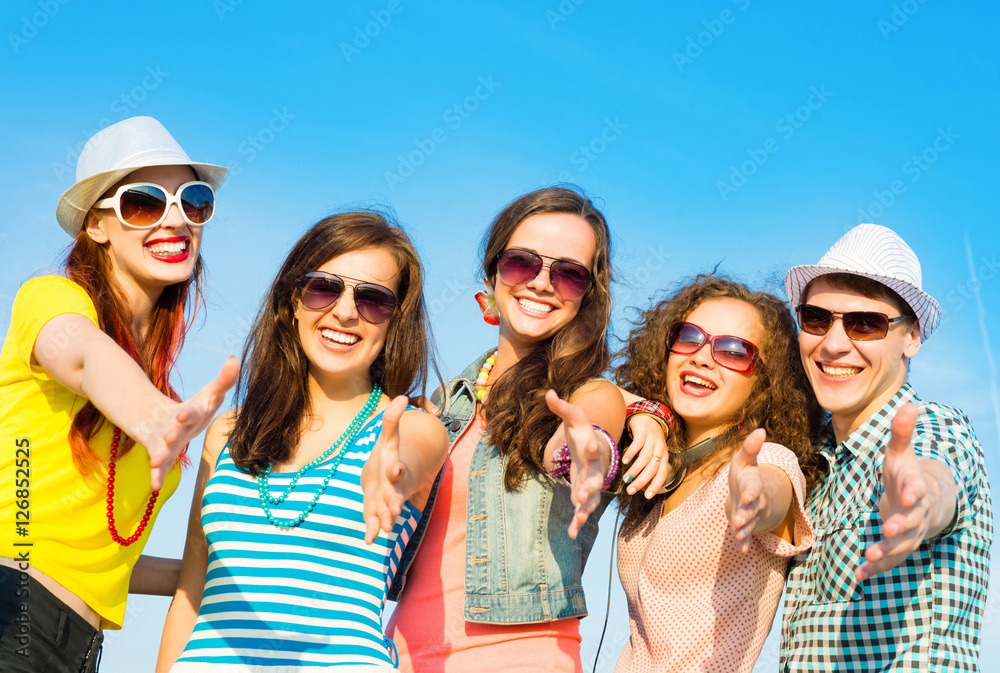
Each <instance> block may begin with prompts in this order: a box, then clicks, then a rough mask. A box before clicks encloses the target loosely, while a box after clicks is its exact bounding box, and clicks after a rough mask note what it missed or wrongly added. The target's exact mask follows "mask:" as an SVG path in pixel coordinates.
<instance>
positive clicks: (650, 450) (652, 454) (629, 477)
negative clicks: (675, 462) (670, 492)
mask: <svg viewBox="0 0 1000 673" xmlns="http://www.w3.org/2000/svg"><path fill="white" fill-rule="evenodd" d="M628 428H629V430H630V431H631V432H632V443H631V444H629V446H628V449H626V450H625V453H624V454H623V455H622V465H629V468H628V471H627V472H625V475H624V477H623V479H622V482H623V483H624V484H626V490H627V491H628V494H629V495H632V494H633V493H638V492H639V491H640V490H641V489H646V498H652V497H653V496H655V495H656V494H657V493H659V492H660V489H662V488H663V485H664V484H666V483H667V482H668V481H669V480H670V479H671V478H673V476H674V471H673V470H672V469H671V468H670V458H669V456H668V454H667V442H666V439H665V438H664V437H663V427H662V426H661V425H660V424H659V423H657V422H656V421H655V420H653V419H652V418H650V417H649V416H647V415H644V414H636V415H634V416H632V417H631V418H629V420H628Z"/></svg>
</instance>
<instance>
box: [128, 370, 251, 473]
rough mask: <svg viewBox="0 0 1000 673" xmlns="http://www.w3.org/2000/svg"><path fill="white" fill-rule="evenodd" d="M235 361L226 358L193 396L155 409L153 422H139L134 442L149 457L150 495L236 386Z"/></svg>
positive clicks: (150, 420)
mask: <svg viewBox="0 0 1000 673" xmlns="http://www.w3.org/2000/svg"><path fill="white" fill-rule="evenodd" d="M239 372H240V365H239V361H238V360H237V359H236V358H235V357H233V356H229V359H227V360H226V362H225V364H224V365H222V369H221V370H220V371H219V375H218V376H217V377H215V380H214V381H211V382H210V383H208V384H207V385H205V387H204V388H202V389H201V390H200V391H199V392H198V394H197V395H195V396H194V397H192V398H191V399H189V400H186V401H184V402H180V403H176V404H173V405H170V406H168V407H166V408H162V409H158V410H156V411H155V412H154V414H153V418H150V419H148V420H147V421H145V422H143V423H142V424H141V425H140V426H139V428H138V432H137V433H136V434H137V437H136V438H135V439H136V441H138V442H139V443H140V444H142V445H143V446H145V447H146V451H147V452H148V453H149V467H150V479H151V482H152V487H153V490H154V491H158V490H159V489H160V487H161V486H163V478H164V475H165V474H166V473H167V471H169V470H170V468H172V467H173V466H174V462H175V461H176V460H177V456H178V455H179V454H180V452H181V451H182V450H183V449H184V447H185V446H187V444H188V442H190V441H191V440H192V439H194V438H195V437H197V436H198V435H199V434H200V433H201V431H202V430H204V429H205V428H206V427H208V424H209V422H211V420H212V418H214V417H215V412H216V411H218V409H219V406H220V405H221V404H222V401H223V400H224V399H225V397H226V392H227V391H228V390H229V389H230V388H232V387H233V385H234V384H235V383H236V377H237V376H238V375H239Z"/></svg>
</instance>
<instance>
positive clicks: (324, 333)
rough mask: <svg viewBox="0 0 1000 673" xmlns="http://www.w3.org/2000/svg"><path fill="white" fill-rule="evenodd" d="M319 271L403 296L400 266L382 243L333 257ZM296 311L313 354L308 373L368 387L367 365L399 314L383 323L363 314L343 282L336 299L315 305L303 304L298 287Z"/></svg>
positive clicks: (309, 352) (304, 347)
mask: <svg viewBox="0 0 1000 673" xmlns="http://www.w3.org/2000/svg"><path fill="white" fill-rule="evenodd" d="M314 270H315V271H325V272H327V273H332V274H335V275H337V276H341V277H346V278H350V279H352V280H348V281H347V283H349V284H352V285H353V284H354V282H355V281H358V282H366V283H376V284H378V285H382V286H384V287H387V288H389V289H390V290H392V292H393V294H395V295H396V298H397V301H398V300H400V299H401V298H400V297H399V280H400V273H399V266H398V264H397V263H396V260H395V259H394V258H393V256H392V255H391V254H390V253H389V252H387V251H386V250H383V249H382V248H361V249H359V250H352V251H350V252H345V253H344V254H342V255H338V256H336V257H334V258H333V259H330V260H329V261H327V262H326V263H325V264H323V265H322V266H320V267H319V268H318V269H314ZM295 317H296V318H297V320H298V332H299V341H300V342H301V344H302V350H303V351H305V354H306V357H307V358H308V359H309V376H310V377H311V378H313V379H315V380H317V381H319V382H324V381H352V382H353V383H355V384H356V385H359V386H361V387H365V386H367V385H368V384H369V383H370V376H369V368H370V367H371V365H372V363H373V362H375V359H376V358H377V357H378V355H379V353H381V352H382V347H383V346H384V345H385V339H386V335H387V334H388V333H389V325H391V324H392V321H393V320H394V319H395V315H394V316H393V317H391V318H389V320H388V321H386V322H384V323H381V324H377V325H376V324H372V323H370V322H368V321H366V320H364V319H363V318H362V317H361V316H360V315H359V314H358V310H357V307H356V306H355V304H354V289H353V288H352V287H345V288H344V292H343V294H341V296H340V298H339V299H338V300H337V301H335V302H334V303H333V304H332V305H330V306H327V307H326V308H323V309H318V310H313V309H310V308H307V307H306V306H304V305H303V304H302V302H301V300H300V299H299V298H298V294H297V293H296V298H295Z"/></svg>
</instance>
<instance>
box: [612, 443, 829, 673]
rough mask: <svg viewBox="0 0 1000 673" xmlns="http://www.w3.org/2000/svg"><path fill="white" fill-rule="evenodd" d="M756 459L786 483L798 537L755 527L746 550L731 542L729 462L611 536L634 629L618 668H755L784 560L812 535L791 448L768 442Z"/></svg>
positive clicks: (626, 672) (622, 671)
mask: <svg viewBox="0 0 1000 673" xmlns="http://www.w3.org/2000/svg"><path fill="white" fill-rule="evenodd" d="M758 460H759V462H760V463H769V464H772V465H775V466H777V467H779V468H781V469H782V470H783V471H784V472H785V473H786V474H787V475H788V478H789V480H790V481H791V482H792V489H793V491H794V494H795V501H794V503H793V507H794V508H795V541H796V542H798V544H796V545H792V544H791V543H789V542H786V541H785V540H782V539H781V538H779V537H777V536H775V535H772V534H770V533H754V535H753V540H752V544H751V548H750V552H749V553H748V554H741V553H740V552H739V551H737V549H736V540H735V538H734V537H733V534H732V532H731V531H730V527H729V521H728V519H726V512H725V503H726V498H727V497H728V495H729V467H728V466H726V467H725V468H724V469H722V470H721V471H720V472H719V474H718V475H716V476H715V477H714V478H713V479H712V480H711V481H708V482H706V483H704V484H702V485H701V487H700V488H699V489H698V490H696V491H695V492H694V493H692V494H691V495H690V496H689V497H688V498H687V500H685V501H684V502H683V503H681V504H680V506H678V507H677V508H675V509H673V510H672V511H670V512H668V513H667V514H666V516H663V517H661V516H660V512H661V511H662V510H661V508H659V507H657V508H655V509H654V510H653V511H652V512H650V514H649V517H647V519H646V520H645V521H644V522H642V523H641V524H640V525H639V526H637V527H635V528H634V529H632V530H630V531H628V532H624V531H623V532H622V534H620V535H619V537H618V575H619V577H620V578H621V582H622V586H624V587H625V595H626V596H627V597H628V611H629V622H630V625H631V630H632V636H631V639H630V640H629V642H628V643H626V645H625V648H624V650H622V653H621V656H620V657H619V659H618V664H617V666H616V667H615V673H653V672H654V671H655V672H657V673H660V672H665V671H670V672H680V671H725V673H732V672H733V671H746V672H748V673H749V671H751V670H752V669H753V665H754V662H755V661H756V660H757V656H758V655H759V654H760V650H761V648H762V647H763V646H764V640H765V638H767V633H768V631H769V630H770V628H771V622H772V620H773V619H774V614H775V612H776V611H777V609H778V601H779V600H780V599H781V589H782V587H783V586H784V583H785V571H786V570H787V568H788V563H789V560H790V558H791V557H792V556H794V555H795V554H797V553H799V552H800V551H803V550H805V549H808V548H809V546H810V545H811V544H812V542H813V529H812V525H811V524H810V523H809V519H808V517H807V516H806V513H805V510H804V509H803V508H802V502H803V494H804V491H805V478H804V477H803V476H802V471H801V470H800V469H799V465H798V461H797V460H796V459H795V454H793V453H792V452H791V451H789V450H788V449H786V448H785V447H783V446H781V445H780V444H773V443H770V442H768V443H765V444H764V447H763V448H762V449H761V452H760V457H759V459H758Z"/></svg>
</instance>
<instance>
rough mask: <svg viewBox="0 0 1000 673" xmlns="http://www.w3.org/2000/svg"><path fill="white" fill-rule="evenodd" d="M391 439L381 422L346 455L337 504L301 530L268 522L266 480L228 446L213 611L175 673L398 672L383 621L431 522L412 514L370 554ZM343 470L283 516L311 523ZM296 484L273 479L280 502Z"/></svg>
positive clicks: (215, 522)
mask: <svg viewBox="0 0 1000 673" xmlns="http://www.w3.org/2000/svg"><path fill="white" fill-rule="evenodd" d="M381 429H382V415H381V414H379V415H378V416H376V417H375V418H374V419H372V420H371V421H369V422H368V423H367V424H366V425H365V426H364V427H363V428H362V429H361V432H360V433H359V434H358V437H357V439H356V440H355V442H354V443H353V444H352V445H351V446H350V447H348V448H347V449H346V450H347V454H346V455H345V456H344V460H343V462H342V463H341V464H340V467H339V468H338V470H337V473H336V474H335V475H334V477H333V478H332V479H331V480H330V483H329V486H328V487H327V489H326V492H325V493H324V494H323V495H322V496H321V497H320V499H319V501H318V502H317V503H316V507H315V509H313V511H312V512H310V514H309V516H307V517H306V519H305V520H304V521H303V522H302V523H301V524H299V525H298V526H297V527H295V528H278V527H276V526H274V525H272V524H271V522H270V521H268V519H267V516H266V515H265V514H264V510H263V509H262V508H261V504H260V499H259V496H258V494H257V480H256V479H255V478H252V477H250V475H249V474H247V472H246V471H244V470H241V469H240V468H238V467H236V465H235V464H234V463H233V460H232V458H231V456H230V455H229V447H228V445H227V446H226V448H225V449H224V450H223V452H222V455H221V456H219V462H218V464H217V465H216V468H215V473H214V474H213V475H212V478H211V479H209V480H208V484H207V485H206V486H205V495H204V497H203V498H202V501H201V523H202V527H203V528H204V530H205V537H206V540H207V542H208V572H207V574H206V576H205V591H204V595H203V597H202V600H201V609H200V610H199V612H198V620H197V622H196V623H195V626H194V632H193V633H192V634H191V639H190V640H189V641H188V644H187V647H185V648H184V652H183V653H182V654H181V656H180V658H179V659H178V661H177V663H176V664H175V665H174V668H173V669H171V670H172V671H177V672H178V673H179V672H184V671H201V670H212V671H234V672H235V671H240V672H241V673H244V672H245V673H252V672H257V671H260V672H262V673H265V672H266V673H279V672H284V671H293V670H296V671H297V670H300V669H303V668H313V667H324V666H353V667H360V666H375V667H381V668H383V669H389V670H391V669H392V662H393V659H394V658H395V652H394V651H393V652H390V650H389V643H388V642H387V640H386V638H385V635H384V633H383V631H382V609H383V607H384V604H385V595H386V591H387V590H388V588H389V586H390V585H391V584H392V579H393V576H394V575H395V573H396V568H397V566H398V564H399V559H400V557H401V555H402V553H403V549H404V548H405V547H406V543H407V541H408V540H409V539H410V535H411V534H412V533H413V529H414V528H415V527H416V524H417V522H418V521H419V519H420V510H418V509H417V508H415V507H413V506H412V505H411V504H410V503H408V502H407V503H405V504H404V505H403V511H402V512H401V513H400V515H399V516H398V517H397V518H396V523H395V525H394V526H393V529H392V533H391V534H388V535H386V534H385V533H383V532H381V531H380V532H379V537H378V538H377V539H376V540H375V542H374V543H373V544H372V545H371V546H367V545H366V544H365V541H364V535H365V526H364V522H363V520H362V517H361V512H362V500H363V498H362V493H361V482H360V480H361V469H362V468H363V467H364V465H365V461H367V460H368V456H369V454H370V453H371V450H372V448H374V446H375V440H376V439H377V438H378V435H379V432H380V431H381ZM332 461H333V458H331V459H330V460H328V461H326V462H324V463H321V464H320V465H317V466H315V467H313V468H312V469H310V470H309V471H307V472H306V473H305V474H303V475H302V477H301V478H300V479H299V483H298V484H297V485H296V487H295V489H294V490H293V491H292V493H291V495H289V496H288V499H287V500H285V502H284V503H282V504H280V505H271V511H272V513H273V514H274V516H276V517H278V518H280V519H290V518H294V517H295V516H296V515H297V514H299V513H300V512H302V510H303V509H304V508H305V507H306V504H307V503H308V502H309V501H310V500H311V499H312V497H313V496H314V495H315V494H316V491H317V490H318V489H319V487H320V485H321V484H322V482H323V478H324V477H325V476H326V475H327V474H328V472H329V469H330V466H331V463H332ZM291 478H292V474H291V473H271V476H270V484H269V488H270V491H271V494H272V495H273V496H279V495H280V494H281V493H283V492H284V490H285V489H286V488H287V487H288V484H289V481H290V480H291ZM341 670H344V669H341ZM373 670H375V669H373Z"/></svg>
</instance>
